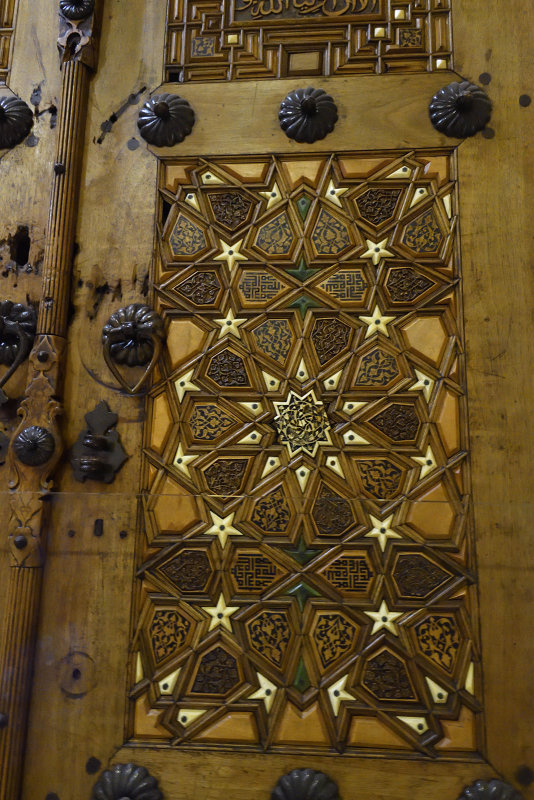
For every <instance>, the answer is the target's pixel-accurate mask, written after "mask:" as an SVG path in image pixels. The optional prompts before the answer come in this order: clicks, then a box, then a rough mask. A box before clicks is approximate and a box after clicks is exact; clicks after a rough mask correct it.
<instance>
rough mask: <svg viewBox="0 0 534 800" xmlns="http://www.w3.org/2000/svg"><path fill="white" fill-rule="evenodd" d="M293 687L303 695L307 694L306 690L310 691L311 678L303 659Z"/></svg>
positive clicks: (297, 670)
mask: <svg viewBox="0 0 534 800" xmlns="http://www.w3.org/2000/svg"><path fill="white" fill-rule="evenodd" d="M293 686H294V687H295V689H297V690H298V691H299V692H301V693H302V692H305V691H306V689H309V688H310V686H311V681H310V676H309V675H308V670H307V669H306V664H305V663H304V659H303V658H301V659H300V661H299V665H298V667H297V669H296V672H295V677H294V679H293Z"/></svg>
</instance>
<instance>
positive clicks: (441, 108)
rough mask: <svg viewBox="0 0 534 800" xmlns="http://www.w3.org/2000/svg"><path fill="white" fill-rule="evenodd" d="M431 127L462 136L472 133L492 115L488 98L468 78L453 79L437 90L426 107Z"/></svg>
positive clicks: (454, 135)
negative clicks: (461, 79) (462, 79)
mask: <svg viewBox="0 0 534 800" xmlns="http://www.w3.org/2000/svg"><path fill="white" fill-rule="evenodd" d="M428 113H429V114H430V121H431V122H432V125H433V126H434V128H435V129H436V130H438V131H440V133H444V134H445V136H452V137H454V138H456V139H465V138H467V137H468V136H474V135H475V133H478V131H481V130H482V129H483V128H485V126H486V125H487V124H488V122H489V121H490V118H491V100H490V99H489V97H488V95H487V94H486V92H485V91H484V89H481V88H480V86H476V85H475V84H474V83H470V82H469V81H460V82H457V81H454V82H453V83H449V85H448V86H444V87H443V89H440V90H439V91H438V92H436V94H435V95H434V97H433V98H432V100H431V101H430V105H429V107H428Z"/></svg>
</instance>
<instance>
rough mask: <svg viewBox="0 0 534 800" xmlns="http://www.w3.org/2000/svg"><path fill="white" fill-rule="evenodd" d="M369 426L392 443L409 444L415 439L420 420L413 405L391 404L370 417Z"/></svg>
mask: <svg viewBox="0 0 534 800" xmlns="http://www.w3.org/2000/svg"><path fill="white" fill-rule="evenodd" d="M369 424H370V425H373V427H375V428H377V429H378V430H379V431H380V432H381V433H383V434H384V436H387V437H388V439H393V441H394V442H409V441H414V440H415V438H416V437H417V434H418V432H419V428H420V427H421V420H420V419H419V417H418V415H417V412H416V410H415V408H414V407H413V405H408V404H404V403H392V404H391V405H389V406H387V408H385V409H384V410H383V411H380V413H378V414H376V416H374V417H371V418H370V420H369Z"/></svg>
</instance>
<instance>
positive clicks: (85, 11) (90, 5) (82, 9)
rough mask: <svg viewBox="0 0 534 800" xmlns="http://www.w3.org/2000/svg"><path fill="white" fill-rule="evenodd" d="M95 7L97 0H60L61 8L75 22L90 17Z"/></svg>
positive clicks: (65, 15)
mask: <svg viewBox="0 0 534 800" xmlns="http://www.w3.org/2000/svg"><path fill="white" fill-rule="evenodd" d="M94 8H95V0H59V10H60V11H61V13H62V14H63V16H64V17H66V18H67V19H70V20H72V21H73V22H74V21H76V22H78V21H79V20H81V19H86V18H87V17H90V16H91V14H92V13H93V11H94Z"/></svg>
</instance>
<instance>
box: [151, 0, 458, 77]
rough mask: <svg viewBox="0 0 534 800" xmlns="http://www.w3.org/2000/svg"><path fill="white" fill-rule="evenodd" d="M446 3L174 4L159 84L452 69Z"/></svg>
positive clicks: (279, 0)
mask: <svg viewBox="0 0 534 800" xmlns="http://www.w3.org/2000/svg"><path fill="white" fill-rule="evenodd" d="M450 13H451V11H450V0H226V2H214V0H195V2H194V3H186V2H185V0H175V2H173V3H170V4H169V12H168V17H167V40H166V59H165V60H166V64H165V69H166V75H165V78H166V80H167V81H190V80H202V81H206V80H210V81H216V80H221V81H226V80H240V79H247V78H248V79H252V78H284V77H297V76H300V75H310V76H311V75H334V74H344V75H348V74H356V73H357V74H365V73H367V74H373V73H376V72H378V73H384V72H414V71H419V72H421V71H433V70H440V69H451V68H452V66H453V65H452V45H451V21H450Z"/></svg>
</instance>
